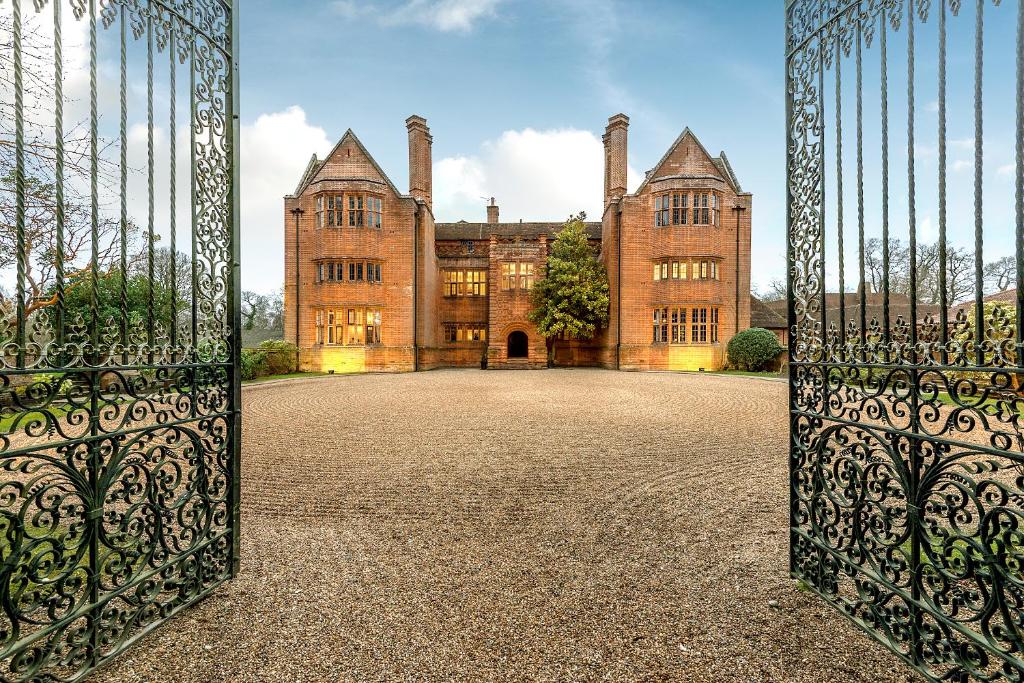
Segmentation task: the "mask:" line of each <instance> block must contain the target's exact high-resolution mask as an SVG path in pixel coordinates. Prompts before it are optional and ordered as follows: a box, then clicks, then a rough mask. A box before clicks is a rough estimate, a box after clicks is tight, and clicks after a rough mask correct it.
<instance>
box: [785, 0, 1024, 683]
mask: <svg viewBox="0 0 1024 683" xmlns="http://www.w3.org/2000/svg"><path fill="white" fill-rule="evenodd" d="M990 36H991V37H990ZM1022 41H1024V2H1013V1H1007V0H1004V1H1003V2H999V1H998V0H996V1H994V2H993V1H992V0H975V2H962V1H961V0H862V1H859V2H858V1H853V2H850V1H849V0H791V1H790V2H789V3H787V6H786V91H787V112H786V113H787V131H786V143H787V174H788V184H787V187H788V196H787V202H788V204H787V213H788V216H787V219H788V254H789V256H788V261H789V290H790V294H789V326H790V344H789V354H790V409H791V410H790V413H791V443H790V487H791V496H790V513H791V534H790V542H791V565H790V567H791V574H792V576H793V577H794V578H796V579H799V580H801V581H803V582H804V583H805V584H806V585H807V586H808V587H809V588H810V589H812V590H813V591H815V592H817V593H818V594H819V595H820V596H821V597H822V598H824V599H825V600H827V601H828V602H830V603H832V604H833V605H835V606H836V607H837V608H838V609H840V610H841V611H842V612H843V613H844V614H846V615H847V616H848V617H849V618H850V619H851V620H852V621H853V622H855V623H856V624H857V625H859V626H860V627H861V628H863V629H864V630H865V631H867V632H868V633H869V634H870V635H872V636H873V637H874V638H876V639H877V640H878V641H880V642H881V643H882V644H884V645H886V646H887V647H889V648H891V649H892V650H893V651H894V652H895V653H896V654H897V655H898V656H899V657H901V658H902V659H903V660H904V661H905V662H906V663H907V664H909V665H910V666H912V667H914V668H915V669H917V670H918V671H920V672H921V673H922V674H923V675H924V676H925V678H927V679H928V680H933V681H968V680H978V681H1022V680H1024V649H1022V648H1024V434H1022V430H1021V427H1022V424H1021V411H1022V409H1024V395H1022V393H1021V381H1022V378H1024V368H1022V366H1021V362H1022V360H1021V359H1022V349H1024V344H1022V339H1024V337H1022V328H1021V325H1020V324H1019V323H1018V321H1020V320H1021V318H1022V313H1024V287H1022V285H1024V251H1022V243H1024V240H1022V236H1024V113H1022V107H1024V42H1022ZM993 50H994V51H993ZM986 57H987V58H988V59H989V60H992V61H991V62H990V63H991V64H993V65H995V66H996V67H997V68H996V69H994V70H993V69H987V68H986V66H985V65H986ZM986 78H989V79H991V80H990V81H986ZM951 84H953V85H952V86H951ZM951 87H953V88H956V90H955V92H957V93H958V95H957V97H955V98H951V97H949V92H950V88H951ZM1000 96H1002V97H1003V99H1001V100H999V102H1000V103H1001V106H1000V108H999V110H998V112H996V114H997V115H996V116H993V115H991V114H990V115H989V116H988V117H987V118H986V116H985V114H986V113H987V112H986V110H985V107H984V104H985V103H989V102H992V101H993V99H995V98H999V97H1000ZM964 103H967V106H964ZM1001 120H1002V121H1003V125H1002V126H1001V127H1000V125H999V122H1000V121H1001ZM991 121H995V123H996V125H995V127H994V130H995V135H994V136H992V134H991V133H988V131H985V129H984V126H985V125H986V123H988V122H991ZM953 125H957V126H959V128H958V130H960V131H961V133H960V134H961V135H962V136H963V137H958V138H953V137H952V136H951V135H950V133H949V130H950V128H951V126H953ZM965 132H966V135H964V133H965ZM1000 138H1002V139H1000ZM993 142H995V143H996V144H995V145H993V144H992V143H993ZM986 143H987V144H988V148H987V149H986V146H985V144H986ZM951 150H954V151H955V153H956V155H957V156H958V157H959V158H958V159H956V160H955V161H954V162H953V163H952V164H949V163H948V157H949V155H950V153H951ZM988 150H991V152H990V155H991V159H994V160H995V161H992V162H990V159H989V155H987V154H986V152H987V151H988ZM990 163H997V164H998V168H997V169H995V170H994V172H993V171H991V170H990V167H989V164H990ZM953 173H956V174H957V175H956V176H955V178H951V177H950V176H951V174H953ZM844 180H845V181H846V182H845V183H844ZM996 181H998V182H996ZM957 207H958V208H957ZM954 211H956V213H955V215H954ZM990 211H995V212H999V211H1002V214H1001V215H1000V214H998V213H990ZM990 216H999V217H1000V218H1001V219H1002V220H991V219H990ZM931 230H936V232H935V233H934V235H935V237H936V238H937V241H936V242H935V243H934V250H933V251H934V260H933V261H931V262H925V259H926V258H932V256H929V254H933V251H930V250H929V244H928V243H926V242H925V241H924V240H926V239H930V238H931V237H930V234H929V233H930V231H931ZM957 235H959V236H961V237H962V238H963V240H964V242H965V243H966V246H964V247H958V246H956V245H955V244H954V241H955V238H956V236H957ZM986 237H988V240H987V241H986V239H985V238H986ZM902 240H906V242H903V241H902ZM903 244H905V245H906V247H905V248H904V247H903V246H902V245H903ZM851 245H852V246H851ZM897 252H899V253H897ZM971 252H973V258H971V255H972V254H971ZM986 252H987V253H992V254H1000V253H1001V254H1006V253H1007V252H1009V254H1010V256H1011V257H1012V256H1015V258H1016V264H1015V265H1014V266H1011V270H1010V272H1009V274H1008V275H1007V281H1005V282H1003V286H1005V285H1009V286H1010V287H1012V286H1014V285H1015V286H1016V290H1012V289H1008V291H1005V292H1003V294H1001V295H998V296H996V297H992V298H990V299H986V297H985V295H986V282H987V276H988V275H989V274H990V273H989V272H988V271H987V270H986V268H985V265H986V261H985V255H986ZM854 264H856V266H855V268H856V273H855V274H854V275H853V276H852V277H851V276H849V275H848V274H847V265H850V266H853V265H854ZM897 280H899V281H898V282H897ZM872 285H874V286H872ZM830 289H832V292H833V293H829V290H830Z"/></svg>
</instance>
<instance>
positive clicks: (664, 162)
mask: <svg viewBox="0 0 1024 683" xmlns="http://www.w3.org/2000/svg"><path fill="white" fill-rule="evenodd" d="M672 177H696V178H700V177H704V178H717V179H718V180H721V181H722V182H725V183H728V184H729V185H730V186H731V187H732V188H733V190H735V191H736V192H740V188H739V183H738V182H736V179H735V176H733V174H732V169H731V168H730V167H729V162H728V161H727V160H726V159H725V155H724V154H722V155H721V156H720V157H712V156H711V155H710V154H709V153H708V151H707V149H705V148H704V145H702V144H701V143H700V140H698V139H697V136H696V135H694V134H693V131H691V130H690V129H689V128H685V129H684V130H683V132H682V133H680V134H679V137H677V138H676V141H675V142H674V143H672V146H671V147H669V149H668V151H667V152H665V156H663V157H662V158H661V160H660V161H659V162H658V163H657V165H656V166H655V167H654V169H653V170H651V171H649V172H648V173H647V177H646V178H644V181H643V183H641V184H640V187H639V188H637V191H636V194H640V193H641V192H642V191H643V190H644V188H645V187H647V184H648V183H649V182H651V181H654V180H657V179H659V178H672Z"/></svg>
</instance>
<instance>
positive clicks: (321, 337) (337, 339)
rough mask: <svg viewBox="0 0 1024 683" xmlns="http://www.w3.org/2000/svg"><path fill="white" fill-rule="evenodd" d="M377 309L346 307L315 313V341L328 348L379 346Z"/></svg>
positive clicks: (379, 321) (378, 316)
mask: <svg viewBox="0 0 1024 683" xmlns="http://www.w3.org/2000/svg"><path fill="white" fill-rule="evenodd" d="M380 327H381V316H380V309H379V308H370V307H366V306H346V307H339V308H329V309H326V310H323V311H317V314H316V340H317V343H318V344H327V345H329V346H363V345H366V344H380Z"/></svg>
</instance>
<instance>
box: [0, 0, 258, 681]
mask: <svg viewBox="0 0 1024 683" xmlns="http://www.w3.org/2000/svg"><path fill="white" fill-rule="evenodd" d="M68 9H70V12H68V11H66V10H68ZM44 10H45V11H44ZM0 32H3V33H5V34H6V36H5V40H3V41H2V44H3V45H4V46H5V47H3V52H2V53H0V70H2V71H3V72H4V73H3V74H2V75H3V78H0V166H2V168H0V680H2V681H10V682H11V683H22V682H27V681H41V680H47V681H75V680H79V679H81V678H82V677H83V676H85V675H87V674H88V673H89V672H90V671H92V670H93V669H94V668H95V667H97V666H99V665H101V664H103V663H104V662H106V661H107V660H109V659H110V658H112V657H114V656H116V655H117V654H118V653H120V652H121V651H123V650H124V649H125V648H126V647H128V646H129V645H130V644H131V643H132V642H134V641H135V640H136V639H138V638H139V637H141V636H142V635H144V634H146V633H147V632H149V631H150V630H152V629H153V628H155V627H156V626H158V625H159V624H161V623H162V622H163V621H165V620H166V619H167V618H169V617H171V616H172V615H174V614H175V613H177V612H178V611H179V610H181V609H184V608H185V607H187V606H189V605H191V604H193V603H194V602H196V601H197V600H198V599H200V598H202V597H203V596H205V595H207V594H208V593H209V592H210V591H211V590H213V589H214V588H215V587H216V586H218V585H219V584H220V583H222V582H223V581H225V580H227V579H229V578H231V577H232V576H234V575H235V574H236V573H237V571H238V567H239V557H238V552H239V537H238V534H239V526H238V520H239V518H238V511H239V492H240V489H239V455H240V433H241V432H240V429H241V422H240V420H241V417H240V399H241V394H240V385H239V359H240V344H239V335H238V332H239V329H240V318H239V315H240V309H239V295H240V291H239V240H238V234H239V232H238V231H239V228H238V220H239V196H238V182H239V181H238V177H239V176H238V172H239V169H238V150H239V121H238V63H237V53H238V50H237V46H238V26H237V0H234V1H229V0H0ZM158 55H166V59H157V56H158ZM110 65H113V70H114V74H115V75H114V77H113V78H112V79H110V78H109V77H108V71H109V66H110ZM182 69H188V73H187V75H186V74H184V73H183V72H181V70H182ZM82 75H85V78H84V79H83V78H81V76H82ZM72 76H74V77H75V78H70V77H72ZM138 93H145V94H144V95H142V96H140V95H139V94H138ZM179 97H187V98H188V107H187V108H186V107H185V106H184V100H181V102H182V105H181V106H179V99H178V98H179ZM186 126H187V129H186ZM140 151H141V154H140ZM186 162H187V164H188V169H187V170H188V175H187V176H186V175H185V173H184V172H181V173H179V171H184V170H185V169H184V164H185V163H186ZM140 180H141V182H140ZM186 233H187V234H186ZM182 245H184V251H179V249H180V248H181V247H182Z"/></svg>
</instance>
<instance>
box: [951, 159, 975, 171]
mask: <svg viewBox="0 0 1024 683" xmlns="http://www.w3.org/2000/svg"><path fill="white" fill-rule="evenodd" d="M969 168H974V162H973V161H967V160H966V159H957V160H956V161H954V162H953V170H954V171H956V172H957V173H959V172H960V171H966V170H967V169H969Z"/></svg>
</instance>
